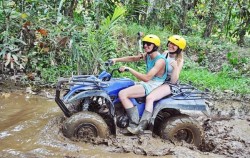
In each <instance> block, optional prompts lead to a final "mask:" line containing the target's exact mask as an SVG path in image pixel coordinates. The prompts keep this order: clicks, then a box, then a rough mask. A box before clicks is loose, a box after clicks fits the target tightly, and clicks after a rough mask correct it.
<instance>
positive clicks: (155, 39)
mask: <svg viewBox="0 0 250 158" xmlns="http://www.w3.org/2000/svg"><path fill="white" fill-rule="evenodd" d="M142 41H143V42H150V43H153V44H155V45H156V46H157V47H159V46H160V45H161V40H160V38H159V37H158V36H156V35H152V34H151V35H146V36H145V37H143V39H142Z"/></svg>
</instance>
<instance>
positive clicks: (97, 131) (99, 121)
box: [62, 111, 109, 140]
mask: <svg viewBox="0 0 250 158" xmlns="http://www.w3.org/2000/svg"><path fill="white" fill-rule="evenodd" d="M62 132H63V135H64V136H65V137H67V138H70V139H71V140H76V139H77V140H82V139H83V140H86V139H87V140H88V139H89V138H96V137H100V138H106V137H108V135H109V128H108V126H107V124H106V122H105V121H104V120H103V118H102V117H101V116H100V115H98V114H96V113H93V112H89V111H82V112H78V113H76V114H74V115H72V116H71V117H69V118H68V119H67V120H66V121H65V122H64V124H63V127H62Z"/></svg>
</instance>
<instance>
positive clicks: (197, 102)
mask: <svg viewBox="0 0 250 158" xmlns="http://www.w3.org/2000/svg"><path fill="white" fill-rule="evenodd" d="M106 65H108V66H110V65H111V64H110V62H106ZM116 71H119V69H118V68H116V69H113V70H112V71H111V72H110V73H109V72H107V71H103V72H101V73H100V74H99V75H98V76H95V75H75V76H72V77H70V78H61V79H59V81H58V83H57V86H56V97H55V101H56V103H57V105H58V106H59V107H60V109H61V110H62V111H63V113H64V115H65V116H66V120H65V121H64V122H63V125H62V132H63V134H64V136H65V137H68V138H70V139H72V140H74V139H86V138H95V137H100V138H107V137H108V136H109V135H114V136H116V135H118V134H120V130H122V129H123V128H126V127H127V126H128V124H129V121H128V116H127V114H126V111H125V109H124V108H123V106H122V104H121V102H120V100H119V97H118V93H119V92H120V90H122V89H124V88H127V87H130V86H133V85H134V84H135V82H134V81H133V80H131V79H129V78H125V77H123V78H114V77H113V74H114V72H116ZM171 87H172V91H173V92H172V94H170V95H168V96H166V97H164V98H162V99H161V100H159V101H157V102H155V103H154V111H153V114H152V118H151V119H150V121H149V126H148V128H147V130H145V131H144V132H145V133H150V134H151V133H152V134H153V135H158V136H160V137H161V138H162V139H167V140H170V141H172V142H174V143H175V142H177V143H178V142H182V141H185V142H187V143H190V144H194V145H195V146H200V145H201V143H202V140H203V138H204V131H203V128H202V126H201V125H200V124H199V122H198V121H196V120H195V119H194V116H200V115H202V116H209V114H210V112H209V107H208V105H207V103H206V99H207V98H209V95H208V92H202V91H200V90H198V89H197V88H195V87H194V86H192V85H191V84H178V85H171ZM61 93H64V94H63V95H61ZM131 101H132V102H133V104H134V105H135V106H136V107H137V109H138V111H139V115H140V117H141V116H142V113H143V111H144V108H145V97H142V98H131Z"/></svg>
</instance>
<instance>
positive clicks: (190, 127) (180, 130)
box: [160, 115, 204, 147]
mask: <svg viewBox="0 0 250 158" xmlns="http://www.w3.org/2000/svg"><path fill="white" fill-rule="evenodd" d="M160 135H161V137H162V139H168V140H170V141H172V142H174V143H175V144H178V143H180V142H181V141H185V142H187V143H189V144H194V145H195V146H197V147H199V146H200V145H201V143H202V140H203V138H204V131H203V128H202V126H201V125H199V123H198V122H197V121H196V120H194V119H192V118H190V117H188V116H185V115H181V116H174V117H170V118H168V119H167V121H166V122H164V123H163V124H162V126H161V130H160Z"/></svg>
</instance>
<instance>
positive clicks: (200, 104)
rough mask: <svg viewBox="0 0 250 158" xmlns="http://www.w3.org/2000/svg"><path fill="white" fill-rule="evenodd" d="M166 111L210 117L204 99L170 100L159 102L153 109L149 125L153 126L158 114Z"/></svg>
mask: <svg viewBox="0 0 250 158" xmlns="http://www.w3.org/2000/svg"><path fill="white" fill-rule="evenodd" d="M163 109H168V110H172V111H176V112H177V113H181V114H186V115H189V116H206V117H208V116H209V115H210V111H209V108H208V106H207V104H206V103H205V100H204V99H197V100H175V99H172V98H167V99H162V100H160V101H159V102H158V103H157V104H156V105H155V108H154V112H153V115H152V118H151V119H150V124H151V125H152V126H153V125H154V122H155V118H156V117H157V115H158V113H159V112H160V111H161V110H163Z"/></svg>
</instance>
